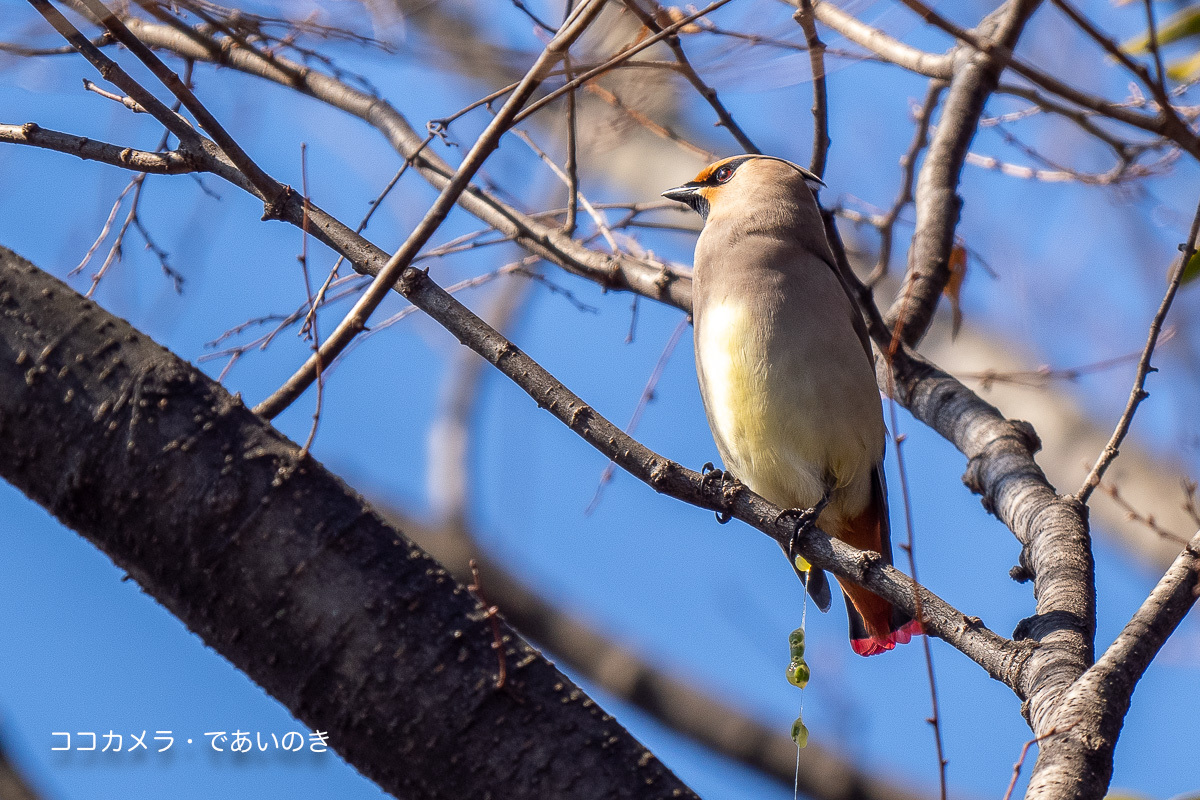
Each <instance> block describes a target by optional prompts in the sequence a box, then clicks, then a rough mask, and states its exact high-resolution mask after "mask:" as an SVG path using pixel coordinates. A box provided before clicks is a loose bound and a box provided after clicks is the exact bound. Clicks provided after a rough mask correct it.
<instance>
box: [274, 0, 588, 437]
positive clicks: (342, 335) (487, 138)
mask: <svg viewBox="0 0 1200 800" xmlns="http://www.w3.org/2000/svg"><path fill="white" fill-rule="evenodd" d="M603 7H604V0H587V1H586V2H584V3H582V4H581V5H580V6H579V8H578V9H577V10H576V12H575V13H574V14H572V16H571V18H570V19H569V20H568V21H567V22H565V23H564V24H563V26H562V27H561V28H560V29H559V32H558V34H556V35H555V37H554V38H553V39H551V40H550V43H549V44H547V45H546V49H545V50H543V51H542V54H541V55H540V56H539V57H538V59H537V61H535V62H534V64H533V66H532V67H530V69H529V72H528V73H527V74H526V75H525V78H524V79H523V80H522V81H521V83H520V85H518V86H517V88H516V89H514V90H513V92H512V94H511V95H509V97H508V100H506V101H505V103H504V105H503V106H502V107H501V108H500V111H499V112H497V113H496V116H495V117H494V118H493V119H492V121H491V122H490V123H489V124H488V126H487V128H485V129H484V131H483V133H482V134H480V136H479V138H478V139H477V140H476V141H475V144H474V145H473V146H472V147H471V150H470V151H469V152H468V153H467V155H466V156H465V157H464V158H463V162H462V164H461V165H460V166H459V168H458V171H457V172H455V174H454V177H453V178H451V179H450V182H449V183H447V184H446V186H445V188H444V189H442V192H441V194H440V195H438V198H437V200H436V201H434V203H433V205H432V206H431V207H430V208H429V210H428V211H427V212H425V216H424V218H423V219H422V220H421V222H420V223H419V224H418V225H417V227H416V228H415V229H414V230H413V232H412V233H411V234H410V235H409V237H408V239H406V240H405V242H404V244H403V245H401V246H400V248H399V249H398V250H397V251H396V252H395V254H393V255H392V257H391V258H390V259H388V262H387V264H385V265H384V267H383V269H382V270H380V272H379V275H377V276H376V278H375V280H374V281H373V282H372V283H371V286H370V288H368V289H367V291H366V292H364V293H363V295H362V297H360V298H359V299H358V301H357V302H356V303H355V304H354V307H353V308H352V309H351V310H350V313H348V314H347V315H346V316H345V318H344V319H343V320H342V321H341V322H340V323H339V324H338V326H337V328H335V329H334V331H333V332H332V333H331V334H330V335H329V338H327V339H326V340H325V342H324V343H323V344H322V345H321V347H320V349H319V350H318V351H317V352H316V353H314V354H313V355H312V356H311V357H310V358H309V359H308V360H307V361H306V362H305V363H304V366H303V367H301V368H300V370H298V371H297V372H296V373H295V374H294V375H292V377H291V378H289V379H288V380H287V382H286V383H284V385H283V386H281V387H280V388H279V389H278V390H277V391H276V392H275V393H274V394H272V395H271V396H270V397H268V398H267V399H266V400H264V401H263V402H262V403H259V404H258V405H257V406H256V407H255V409H254V411H255V413H256V414H260V415H262V416H264V417H266V418H267V419H272V418H273V417H275V416H276V415H278V414H279V412H281V411H283V409H285V408H287V406H288V405H290V404H291V402H292V401H293V400H295V399H296V398H297V397H299V396H300V395H301V394H302V393H303V392H304V390H305V389H307V388H308V387H309V385H310V384H312V382H313V381H314V380H315V379H316V378H317V376H318V375H319V374H320V365H321V364H323V363H324V364H330V363H332V362H333V359H335V358H337V356H338V354H339V353H340V352H342V350H344V349H345V348H346V346H347V345H348V344H350V342H351V340H352V339H353V338H354V337H355V336H357V335H358V334H359V333H360V332H361V331H362V330H364V329H365V328H366V326H367V319H368V318H369V317H370V316H371V313H372V312H374V311H375V309H376V308H377V307H378V306H379V304H380V303H381V302H383V298H384V297H386V296H387V293H388V292H389V291H391V289H392V286H393V285H394V284H395V283H396V281H397V280H398V279H399V278H400V275H401V274H402V273H403V272H404V271H405V270H406V269H408V266H409V264H411V263H412V260H413V258H415V257H416V255H417V253H418V252H420V250H421V248H422V247H424V246H425V243H426V242H428V241H429V239H430V237H432V236H433V234H434V232H435V231H437V229H438V227H439V226H440V225H441V224H442V221H443V220H445V219H446V215H447V214H449V213H450V209H451V208H453V207H454V205H455V203H457V202H458V198H459V196H460V195H461V194H462V193H463V192H464V191H466V188H467V185H468V184H469V183H470V182H471V178H472V177H474V175H475V173H476V172H477V171H478V170H479V168H480V167H482V166H483V162H484V161H485V160H486V159H487V157H488V156H490V155H491V154H492V152H493V151H495V149H496V148H497V147H499V146H500V137H501V136H503V135H504V133H505V132H506V131H507V130H508V129H509V127H510V125H511V124H512V123H513V120H514V119H515V118H516V116H517V113H518V112H519V111H520V110H521V108H522V107H523V106H524V105H525V103H526V102H527V101H528V100H529V98H530V97H531V96H532V95H533V93H534V92H535V91H536V90H537V87H538V86H539V85H541V83H542V81H543V80H544V79H545V77H546V74H547V73H548V72H549V71H550V70H551V69H552V68H553V67H554V66H555V65H556V64H557V63H558V62H559V61H561V60H562V57H563V55H564V54H565V53H566V52H567V50H568V49H569V48H570V46H571V44H572V43H573V42H574V41H575V40H576V39H577V38H579V36H580V35H581V34H582V33H583V32H584V31H585V30H587V27H588V25H590V24H591V23H592V21H593V20H594V19H595V18H596V16H597V15H598V14H599V13H600V10H601V9H602V8H603Z"/></svg>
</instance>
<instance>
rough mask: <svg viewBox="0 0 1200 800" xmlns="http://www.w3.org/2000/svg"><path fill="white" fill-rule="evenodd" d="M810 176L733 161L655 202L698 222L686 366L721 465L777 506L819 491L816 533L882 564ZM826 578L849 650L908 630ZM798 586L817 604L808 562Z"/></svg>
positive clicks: (865, 439) (878, 443)
mask: <svg viewBox="0 0 1200 800" xmlns="http://www.w3.org/2000/svg"><path fill="white" fill-rule="evenodd" d="M820 183H821V181H820V179H819V178H817V176H816V175H813V174H812V173H811V172H809V171H808V170H806V169H804V168H803V167H799V166H797V165H795V164H793V163H791V162H789V161H784V160H783V159H780V158H774V157H771V156H759V155H743V156H735V157H733V158H726V159H724V160H722V161H718V162H716V163H715V164H712V165H710V166H709V167H707V168H705V169H704V170H703V171H701V172H700V174H699V175H697V176H696V178H695V180H693V181H690V182H689V183H685V184H684V185H682V186H680V187H678V188H675V189H671V190H669V191H666V192H663V196H664V197H667V198H669V199H671V200H677V201H679V202H681V203H686V204H687V205H689V206H691V207H692V209H694V210H695V211H697V212H698V213H699V214H700V215H701V216H702V217H704V229H703V231H701V233H700V238H699V240H697V242H696V258H695V271H694V272H693V284H692V320H693V324H694V331H695V334H694V335H695V349H696V373H697V376H698V378H699V381H700V393H701V396H702V397H703V399H704V410H705V412H706V413H707V415H708V424H709V427H710V428H711V429H712V434H713V438H714V439H715V440H716V444H717V450H718V452H719V453H720V454H721V458H722V460H723V461H724V462H725V468H726V469H727V470H728V471H729V472H731V473H732V474H733V476H734V477H735V478H737V479H739V480H740V481H742V482H743V483H744V484H745V485H746V486H748V487H750V489H752V490H753V491H754V492H756V493H758V494H760V495H762V496H763V497H764V498H766V499H767V500H769V501H771V502H772V503H774V504H775V505H777V506H780V507H781V508H784V509H811V508H814V507H816V506H818V505H819V504H820V503H821V501H822V500H824V499H826V498H827V501H828V502H827V504H826V505H825V507H824V509H823V510H822V511H821V513H820V516H819V517H818V518H817V524H818V526H819V527H820V528H821V530H823V531H825V532H827V533H828V534H830V535H831V536H834V537H836V538H838V539H841V540H842V541H844V542H846V543H847V544H850V545H853V546H854V547H857V548H860V549H862V550H873V551H875V552H877V553H880V554H881V555H882V556H883V558H884V560H885V561H886V562H887V563H891V542H890V535H889V525H888V506H887V488H886V486H885V484H884V477H883V451H884V439H885V436H886V429H885V427H884V422H883V410H882V406H881V404H880V399H879V391H878V389H877V388H876V383H875V365H874V357H873V356H872V354H871V345H870V342H869V340H868V338H867V332H866V327H865V325H864V324H863V321H862V317H861V316H860V315H859V312H858V309H857V307H856V305H855V303H854V302H853V300H852V299H851V295H850V292H849V289H848V288H847V286H846V284H845V282H844V279H843V278H842V276H841V274H840V273H839V272H838V269H837V267H836V266H835V265H834V260H833V255H832V253H831V251H830V248H829V243H828V240H827V239H826V237H825V227H824V225H823V224H822V220H821V213H820V209H819V208H818V206H817V201H816V197H815V195H814V191H813V187H814V186H815V185H819V184H820ZM802 577H804V576H803V575H802ZM838 582H839V583H840V584H841V588H842V593H843V594H844V595H845V598H846V609H847V613H848V615H849V618H850V645H851V647H852V648H853V649H854V652H856V653H858V654H860V655H864V656H869V655H874V654H876V653H882V652H884V651H887V650H891V649H892V648H893V647H895V646H896V644H897V643H905V642H908V641H909V640H910V639H911V638H912V635H913V634H914V633H921V632H922V631H921V626H920V624H919V623H918V622H917V621H915V620H913V619H912V618H910V617H909V616H908V615H907V614H905V613H904V612H902V611H900V610H899V609H897V608H894V607H893V606H892V605H891V604H890V603H889V602H888V601H886V600H884V599H883V598H881V597H879V596H878V595H876V594H873V593H872V592H869V591H867V590H866V589H864V588H862V587H861V586H859V585H858V584H856V583H853V582H851V581H846V580H842V579H841V578H839V579H838ZM807 584H808V590H809V593H810V594H812V596H813V597H814V598H815V599H816V600H817V603H818V605H820V606H821V608H822V610H825V609H828V607H829V600H830V598H829V585H828V582H827V581H826V579H825V576H824V573H822V572H821V571H820V570H817V569H813V570H811V571H810V572H809V573H808V575H807Z"/></svg>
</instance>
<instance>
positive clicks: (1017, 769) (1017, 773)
mask: <svg viewBox="0 0 1200 800" xmlns="http://www.w3.org/2000/svg"><path fill="white" fill-rule="evenodd" d="M1056 733H1058V731H1057V729H1055V728H1051V729H1050V730H1048V731H1046V732H1045V733H1043V734H1042V735H1041V736H1035V737H1033V738H1032V739H1030V740H1029V741H1028V742H1026V743H1025V746H1024V747H1022V748H1021V755H1020V757H1019V758H1017V762H1016V763H1015V764H1013V774H1012V780H1010V781H1009V782H1008V789H1007V790H1005V792H1004V798H1003V800H1010V798H1011V797H1012V793H1013V789H1015V788H1016V786H1017V778H1019V777H1021V767H1022V766H1023V765H1024V764H1025V756H1027V755H1029V748H1031V747H1033V746H1034V745H1035V744H1037V743H1039V742H1041V741H1042V740H1043V739H1046V738H1047V737H1050V736H1053V735H1054V734H1056Z"/></svg>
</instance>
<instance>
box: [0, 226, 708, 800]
mask: <svg viewBox="0 0 1200 800" xmlns="http://www.w3.org/2000/svg"><path fill="white" fill-rule="evenodd" d="M299 456H300V449H299V448H298V447H297V446H296V445H295V444H293V443H292V442H290V441H288V440H287V439H286V438H284V437H283V436H282V435H281V434H279V433H278V432H277V431H276V430H274V429H273V428H271V427H270V426H269V425H267V424H266V423H264V422H263V421H262V420H261V419H260V418H258V417H257V416H255V415H254V414H252V413H251V412H250V411H249V410H247V409H246V408H245V407H244V406H243V405H242V404H241V402H240V400H239V399H238V398H235V397H231V396H230V395H229V394H228V393H226V392H225V390H224V389H223V388H222V387H221V386H220V385H218V384H216V383H214V382H213V381H212V380H210V379H209V378H208V377H206V376H205V375H204V374H202V373H201V372H199V371H198V370H196V369H194V368H193V367H191V366H190V365H188V364H187V363H185V362H183V361H181V360H180V359H178V358H176V357H175V356H174V355H172V354H171V353H170V352H168V351H167V350H165V349H163V348H162V347H160V346H158V345H157V344H155V343H154V342H153V341H151V340H150V339H149V338H147V337H146V336H144V335H142V334H140V333H138V332H137V331H136V330H134V329H133V328H131V327H130V326H129V325H128V324H127V323H125V322H124V321H122V320H120V319H118V318H116V317H113V316H112V315H110V314H108V313H107V312H105V311H104V310H102V309H101V308H99V307H98V306H97V305H96V304H95V303H93V302H91V301H89V300H86V299H84V298H82V297H80V296H79V295H78V294H76V293H75V292H74V291H72V290H71V289H70V288H69V287H67V286H66V285H64V284H62V283H61V282H59V281H58V280H56V279H54V278H53V277H51V276H49V275H47V274H46V273H44V272H42V271H40V270H38V269H37V268H36V267H34V266H33V265H32V264H30V263H29V262H27V261H25V260H24V259H22V258H20V257H19V256H16V255H15V254H13V253H12V252H10V251H8V250H6V249H4V248H2V247H0V475H2V476H3V477H4V478H5V479H6V480H8V481H10V482H11V483H13V484H14V485H16V486H17V487H18V488H20V489H21V490H22V491H23V492H25V493H26V494H27V495H29V496H30V497H31V498H33V499H34V500H35V501H36V502H38V503H40V504H41V505H42V506H44V507H45V508H46V509H48V510H49V511H50V512H51V513H53V514H54V515H55V516H56V517H58V518H59V519H60V520H62V522H63V523H64V524H66V525H68V526H70V527H71V528H74V529H75V530H76V531H78V532H79V533H81V534H82V535H83V536H85V537H87V538H88V539H89V540H90V541H92V542H93V543H94V544H95V545H96V546H97V547H100V548H101V549H102V550H104V551H105V552H106V553H107V554H108V555H109V556H110V557H111V558H112V559H113V561H114V562H116V563H117V564H118V565H119V566H120V567H122V568H123V569H125V570H127V571H128V572H129V574H130V575H131V576H132V577H133V578H135V579H136V580H137V581H138V583H139V584H141V586H142V587H143V588H144V589H145V590H146V592H148V593H149V594H151V595H152V596H154V597H155V598H156V599H157V600H158V601H159V602H161V603H162V604H163V605H165V606H166V607H167V608H168V609H170V610H171V611H172V612H173V613H174V614H175V615H176V616H178V617H179V618H180V619H181V620H183V622H184V623H185V624H186V625H187V626H188V627H189V628H191V629H192V630H193V631H195V632H196V633H197V634H199V635H200V636H201V637H202V638H203V639H204V640H205V642H207V643H208V644H209V645H210V646H212V647H213V648H214V649H215V650H217V651H218V652H219V653H221V654H222V655H224V656H225V657H226V658H228V659H229V660H230V661H231V662H233V664H234V665H236V666H237V667H238V668H239V669H241V670H243V671H244V672H246V673H247V674H248V675H250V676H251V677H252V678H254V680H256V681H257V682H258V683H259V684H261V685H262V686H263V687H264V688H265V689H266V690H267V691H268V692H270V693H271V694H272V695H274V696H275V697H277V698H278V699H279V700H280V701H281V702H283V703H284V704H285V705H286V706H287V707H288V708H289V709H291V710H292V712H293V713H294V714H295V715H296V716H297V717H298V718H299V719H301V720H303V721H304V722H305V723H306V724H307V725H308V726H310V727H311V728H313V729H315V730H320V731H326V732H328V734H329V742H330V744H331V746H333V747H334V748H335V749H336V750H337V751H338V752H339V753H341V754H342V756H343V757H345V758H346V760H347V761H349V762H350V763H351V764H353V765H354V766H355V767H357V768H358V769H359V770H360V771H361V772H363V773H364V774H365V775H367V776H368V777H370V778H372V779H373V780H375V781H377V782H378V783H379V784H380V785H381V786H382V787H383V788H384V789H385V790H387V791H388V792H391V793H392V794H394V795H395V796H396V797H400V798H410V797H412V798H437V797H446V798H459V797H479V798H483V797H503V798H514V799H515V798H558V797H573V798H589V797H594V798H622V797H628V798H633V797H638V798H641V797H693V796H694V795H693V794H692V792H691V791H690V790H688V789H687V787H686V786H684V785H683V784H682V783H680V781H679V780H678V779H677V778H676V777H675V776H674V775H673V774H671V772H670V771H668V770H667V769H666V768H665V767H663V765H662V764H661V763H659V761H658V760H657V759H655V758H654V757H653V756H652V755H651V754H650V753H648V752H647V751H646V750H645V749H644V748H642V747H641V745H640V744H638V742H637V741H635V740H634V739H633V738H632V737H631V736H629V734H628V733H626V732H625V731H624V730H623V729H622V728H621V727H620V726H619V725H618V724H617V723H616V722H615V721H614V720H613V719H612V718H611V717H609V716H608V715H607V714H605V713H604V712H603V711H602V710H601V709H600V708H599V707H597V706H596V704H595V703H594V702H593V701H592V700H591V699H589V698H588V697H587V696H586V695H584V694H583V692H582V691H580V690H579V689H578V688H576V687H575V686H574V685H573V684H572V683H571V682H570V681H569V680H568V679H567V678H566V677H565V676H563V675H562V674H561V673H560V672H558V671H557V670H556V669H554V667H553V665H551V664H550V663H549V662H547V661H546V660H545V659H543V658H542V657H541V656H540V655H539V654H538V653H537V652H536V651H534V650H533V648H532V647H530V646H529V645H528V644H527V643H526V642H525V641H524V640H522V639H521V638H520V637H519V636H518V635H517V634H516V633H514V632H513V631H512V630H511V629H508V628H507V627H506V626H505V627H504V633H505V642H506V646H507V647H506V652H505V661H506V666H507V679H506V682H505V684H504V686H503V687H502V688H499V689H497V688H496V682H497V672H498V662H497V654H496V652H495V651H494V650H493V648H492V643H493V641H494V639H493V633H492V628H491V625H490V621H489V620H488V619H487V618H486V616H485V615H484V613H483V610H482V608H481V607H480V605H479V603H478V602H477V601H476V600H475V598H473V597H472V596H471V595H470V594H469V593H468V592H466V591H465V590H464V589H462V587H460V586H459V585H458V584H457V583H455V581H454V580H453V579H451V578H450V577H449V576H448V575H447V574H446V573H445V571H444V570H443V569H442V568H441V567H440V566H439V565H438V564H437V563H436V562H434V561H433V560H432V559H430V558H429V557H428V556H427V555H425V553H424V552H422V551H421V550H419V549H418V548H417V547H416V546H415V545H413V544H412V543H411V542H410V541H409V540H408V539H407V538H405V537H404V535H403V534H401V533H399V532H398V531H396V530H395V529H393V528H390V527H388V526H387V525H386V524H384V523H383V522H382V520H380V518H379V517H378V516H377V515H376V514H375V512H374V511H372V510H371V509H370V508H369V507H367V505H366V504H365V503H364V502H363V500H362V499H361V498H360V497H359V496H358V495H357V494H355V493H354V492H353V491H351V490H350V489H349V488H348V487H347V486H345V484H343V483H342V482H341V481H339V480H338V479H337V478H336V477H334V476H333V475H331V474H330V473H328V472H327V471H326V470H325V469H324V468H323V467H322V466H321V465H320V464H318V463H316V462H315V461H313V460H312V459H311V457H305V458H303V459H301V458H300V457H299Z"/></svg>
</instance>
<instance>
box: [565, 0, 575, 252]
mask: <svg viewBox="0 0 1200 800" xmlns="http://www.w3.org/2000/svg"><path fill="white" fill-rule="evenodd" d="M568 12H569V9H568ZM563 68H564V69H565V70H566V73H567V80H571V79H572V78H574V77H575V73H574V70H572V69H571V54H570V53H567V54H566V55H565V56H564V57H563ZM576 104H577V97H576V94H575V90H574V89H572V90H571V91H569V92H567V160H566V163H565V164H564V165H563V171H564V172H566V173H567V218H566V220H564V221H563V227H562V230H563V233H565V234H566V235H567V236H574V235H575V217H576V215H577V214H578V213H579V160H578V157H579V113H578V111H577V109H576Z"/></svg>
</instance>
